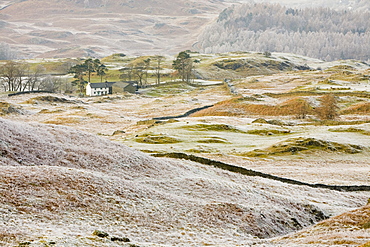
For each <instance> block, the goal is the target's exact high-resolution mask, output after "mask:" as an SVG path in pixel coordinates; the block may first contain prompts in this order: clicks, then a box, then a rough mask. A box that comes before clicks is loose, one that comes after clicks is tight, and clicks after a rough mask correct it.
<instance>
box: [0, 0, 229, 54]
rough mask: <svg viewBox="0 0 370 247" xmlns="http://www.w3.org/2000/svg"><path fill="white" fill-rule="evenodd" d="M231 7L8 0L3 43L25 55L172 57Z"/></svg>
mask: <svg viewBox="0 0 370 247" xmlns="http://www.w3.org/2000/svg"><path fill="white" fill-rule="evenodd" d="M226 6H227V5H225V4H224V3H222V2H220V1H208V0H201V1H187V0H174V1H155V0H139V1H129V0H121V1H110V0H84V1H82V0H58V1H57V0H50V1H46V0H25V1H7V2H5V3H3V4H2V5H1V6H0V8H2V9H1V10H0V20H1V21H0V32H1V33H2V35H1V37H0V43H2V42H3V43H7V44H9V45H10V46H11V47H12V48H13V49H14V50H16V51H17V52H18V53H19V54H20V55H21V57H37V56H41V57H78V56H105V55H110V54H112V53H118V52H120V53H127V54H143V53H145V54H169V53H170V54H174V53H177V52H178V51H180V50H184V49H188V48H190V47H191V44H192V43H193V42H194V40H196V37H197V36H198V35H199V32H200V30H201V29H202V27H203V26H204V25H205V24H207V23H208V22H210V21H211V20H212V18H213V17H214V16H216V15H217V14H218V13H219V12H220V11H221V10H222V9H223V8H225V7H226Z"/></svg>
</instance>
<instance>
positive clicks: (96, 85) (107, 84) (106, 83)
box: [90, 82, 115, 88]
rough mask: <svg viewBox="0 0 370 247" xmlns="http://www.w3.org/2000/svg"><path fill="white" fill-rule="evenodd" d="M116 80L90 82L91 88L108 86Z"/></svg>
mask: <svg viewBox="0 0 370 247" xmlns="http://www.w3.org/2000/svg"><path fill="white" fill-rule="evenodd" d="M114 83H115V82H101V83H90V87H91V88H107V87H111V86H113V84H114Z"/></svg>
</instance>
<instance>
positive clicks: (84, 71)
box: [69, 58, 108, 93]
mask: <svg viewBox="0 0 370 247" xmlns="http://www.w3.org/2000/svg"><path fill="white" fill-rule="evenodd" d="M107 71H108V69H107V67H106V66H105V65H104V64H102V63H101V62H100V60H99V59H92V58H89V59H86V60H85V61H84V62H83V63H81V64H76V65H74V66H72V67H71V68H70V70H69V73H72V74H74V78H75V80H73V81H72V85H74V86H76V87H77V88H78V90H79V92H80V93H83V92H85V87H86V85H87V83H89V82H91V75H92V73H94V72H96V74H97V75H98V76H100V81H101V82H102V81H103V76H104V75H106V72H107ZM85 76H87V81H86V80H85Z"/></svg>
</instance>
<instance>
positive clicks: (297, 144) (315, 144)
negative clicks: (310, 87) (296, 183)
mask: <svg viewBox="0 0 370 247" xmlns="http://www.w3.org/2000/svg"><path fill="white" fill-rule="evenodd" d="M364 149H365V147H362V146H359V145H352V144H341V143H337V142H330V141H324V140H319V139H315V138H302V137H300V138H293V139H288V140H287V141H285V142H281V143H278V144H276V145H273V146H271V147H269V148H266V149H263V150H261V149H255V150H253V151H250V152H247V153H241V154H240V155H242V156H249V157H267V156H270V155H292V154H293V155H294V154H298V153H302V152H303V153H307V152H310V153H311V152H314V151H325V152H337V153H342V152H344V153H347V154H356V153H360V152H362V151H363V150H364Z"/></svg>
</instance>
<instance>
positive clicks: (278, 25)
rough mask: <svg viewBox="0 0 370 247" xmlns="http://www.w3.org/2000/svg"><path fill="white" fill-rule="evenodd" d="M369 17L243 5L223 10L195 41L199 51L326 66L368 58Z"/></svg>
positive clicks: (346, 12) (364, 13) (347, 12)
mask: <svg viewBox="0 0 370 247" xmlns="http://www.w3.org/2000/svg"><path fill="white" fill-rule="evenodd" d="M369 18H370V12H368V11H351V10H341V11H336V10H333V9H329V8H322V7H318V8H305V9H293V8H288V7H284V6H281V5H279V4H264V3H259V4H243V5H238V6H237V5H234V6H232V7H230V8H227V9H225V10H224V11H223V12H222V13H221V14H220V15H219V17H218V19H217V21H216V22H215V23H214V24H213V25H210V26H209V27H208V28H207V29H206V30H205V31H204V33H203V34H202V35H201V36H200V38H199V43H198V44H197V46H198V48H199V49H200V50H201V51H202V52H206V53H217V52H229V51H260V52H264V51H269V52H287V53H288V52H289V53H295V54H300V55H304V56H309V57H315V58H319V59H324V60H327V61H332V60H338V59H358V60H363V61H367V60H369V59H370V50H369V43H370V22H369V21H368V20H369Z"/></svg>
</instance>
